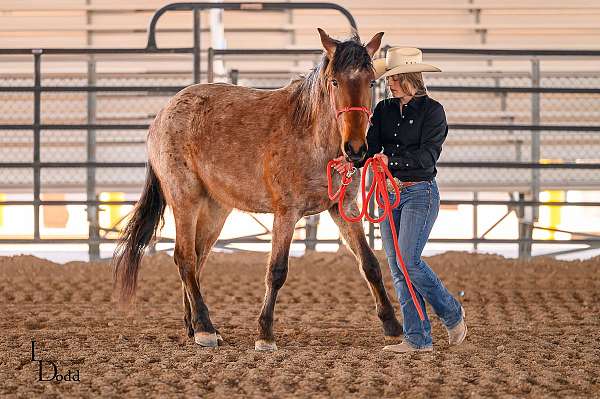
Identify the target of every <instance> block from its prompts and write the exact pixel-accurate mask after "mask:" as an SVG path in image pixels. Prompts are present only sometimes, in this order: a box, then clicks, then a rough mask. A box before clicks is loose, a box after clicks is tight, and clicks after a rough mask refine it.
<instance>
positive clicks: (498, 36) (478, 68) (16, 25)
mask: <svg viewBox="0 0 600 399" xmlns="http://www.w3.org/2000/svg"><path fill="white" fill-rule="evenodd" d="M168 3H170V1H165V0H130V1H127V2H123V1H116V0H56V1H51V2H50V1H44V2H39V1H22V0H3V1H1V2H0V48H52V47H55V48H65V47H67V48H86V47H94V48H96V47H109V48H117V47H121V48H122V47H125V48H143V47H145V45H146V40H147V26H148V22H149V20H150V18H151V16H152V14H153V13H154V11H155V10H156V9H158V8H160V7H161V6H162V5H164V4H168ZM337 3H338V4H340V5H342V6H344V7H346V8H347V9H349V10H350V11H351V13H352V14H353V15H354V17H355V18H356V20H357V24H358V27H359V31H360V34H361V37H362V38H363V40H367V39H368V38H370V37H371V35H373V34H374V33H376V32H378V31H385V32H386V35H385V36H384V44H389V45H405V46H417V47H422V48H433V47H435V48H537V49H544V48H546V49H600V2H598V1H586V0H573V1H569V2H566V1H557V0H546V1H542V0H522V1H518V2H517V1H514V0H509V1H492V0H470V1H469V0H434V1H424V2H418V3H416V2H414V1H408V0H377V1H369V2H365V1H364V0H360V1H359V0H341V1H338V2H337ZM248 15H249V14H248V13H247V12H233V11H232V12H224V13H223V21H224V27H225V30H224V32H225V38H226V41H227V46H228V47H229V48H292V49H293V48H320V42H319V39H318V35H317V33H316V29H315V28H316V27H317V26H320V27H323V28H324V29H326V30H327V31H328V32H329V33H330V34H332V35H333V36H337V37H346V36H348V34H349V29H348V24H347V21H346V20H345V18H344V17H342V16H341V14H339V13H337V12H333V11H323V10H294V11H284V12H270V13H251V14H250V16H251V17H249V16H248ZM192 22H193V21H192V13H191V12H169V13H167V14H165V15H164V16H163V17H162V18H161V19H160V22H159V23H158V25H157V43H158V46H159V47H191V46H192ZM201 28H202V43H201V48H202V50H203V52H202V69H203V71H206V49H207V48H208V47H209V46H210V34H211V32H210V16H209V14H208V12H203V13H202V14H201ZM425 57H426V58H427V59H428V60H429V61H431V62H432V63H435V64H437V65H440V66H441V67H442V69H443V70H444V73H442V74H439V75H435V74H431V75H428V76H427V82H428V84H429V85H430V86H432V87H434V86H451V85H483V86H494V85H499V86H530V85H531V61H530V59H529V58H526V57H504V58H498V57H468V56H466V57H465V56H448V55H432V54H429V55H428V54H425ZM43 60H44V61H43V64H42V72H43V81H42V83H43V85H46V86H53V85H54V86H56V85H86V84H87V61H88V60H87V58H86V57H82V56H80V55H64V56H58V55H45V56H44V57H43ZM315 61H316V57H302V58H290V57H268V58H264V57H261V58H257V57H251V58H250V57H237V56H236V57H228V58H227V59H226V64H225V65H226V68H227V70H231V69H238V70H240V71H241V75H240V83H241V84H247V85H254V86H277V85H281V84H282V82H285V81H286V80H287V79H289V78H290V77H291V76H294V75H296V74H298V73H299V72H300V71H307V70H308V69H309V68H310V67H311V66H312V65H313V64H314V62H315ZM95 63H96V71H97V74H96V80H97V84H98V85H122V86H124V85H140V86H143V85H153V86H159V85H169V86H185V85H188V84H190V83H192V75H191V69H192V68H191V56H190V55H189V54H177V55H174V54H154V55H151V56H148V55H136V56H133V55H121V56H115V55H103V56H97V57H95ZM541 65H542V75H541V79H542V85H543V86H549V87H550V86H560V85H562V84H564V85H569V86H575V85H577V84H581V85H583V86H584V87H600V72H599V70H598V59H597V58H596V59H589V58H574V59H568V60H565V59H543V60H542V64H541ZM251 72H252V73H251ZM265 72H269V73H265ZM202 79H203V80H205V79H206V75H205V74H203V75H202ZM218 80H227V76H226V75H224V76H219V77H218ZM31 84H32V62H31V56H29V55H23V56H2V55H0V85H2V86H12V85H24V86H28V85H31ZM169 95H170V94H168V93H163V94H148V93H143V92H142V93H133V94H131V93H107V92H100V93H98V94H97V95H96V102H97V110H96V115H95V118H96V121H98V123H147V122H149V121H151V120H152V118H153V117H154V115H155V113H156V112H157V110H158V109H160V107H161V106H162V104H164V102H165V101H166V99H167V98H168V97H169ZM432 95H433V96H434V97H436V98H437V99H439V100H440V101H441V102H442V103H443V104H444V106H445V108H446V111H447V115H448V119H449V122H450V123H493V124H497V123H503V124H528V123H531V121H532V110H531V94H527V93H510V94H506V95H503V94H497V93H455V92H444V91H439V92H436V91H435V90H434V91H433V92H432ZM32 97H33V95H32V93H26V92H0V123H31V122H32V114H33V106H32ZM42 98H43V105H42V122H43V123H86V121H87V108H86V107H87V102H86V100H87V94H86V93H61V92H57V93H43V95H42ZM573 101H576V102H578V108H576V109H572V108H571V107H565V105H567V104H570V103H571V102H573ZM598 110H600V96H596V95H584V96H582V95H567V94H544V95H543V96H541V114H540V119H541V122H542V123H547V124H600V111H598ZM479 133H480V132H477V134H479ZM49 134H50V133H45V136H44V137H43V140H42V143H43V149H42V157H43V158H44V157H46V158H44V159H46V160H55V159H61V158H60V157H64V156H65V154H67V156H69V157H72V159H73V160H81V161H83V160H85V135H86V133H85V132H53V133H52V134H53V137H55V138H57V140H58V143H56V142H51V140H49V139H48V137H49ZM477 134H475V132H453V137H452V140H449V146H448V147H447V150H445V152H444V157H446V158H445V159H446V160H470V159H471V160H481V159H482V158H485V159H486V160H490V159H497V160H513V161H514V160H515V159H516V156H517V155H516V154H517V150H516V148H517V147H519V146H521V147H519V148H521V150H519V151H522V154H525V155H527V154H529V153H530V149H529V148H528V147H527V146H528V145H529V144H528V143H529V142H530V140H531V137H530V133H529V132H526V133H518V134H515V133H513V132H510V131H506V132H501V133H499V134H498V135H497V136H495V137H494V140H493V141H485V140H482V142H481V143H479V142H477V141H476V140H475V141H474V140H473V137H477ZM98 135H99V139H98V140H99V157H100V158H102V157H104V158H102V159H113V158H114V159H115V160H122V159H123V158H121V159H117V158H118V156H119V155H123V154H125V153H127V154H129V153H135V154H136V156H135V159H136V160H138V158H139V160H141V161H143V156H144V154H143V140H144V135H145V133H144V132H143V131H135V132H120V133H119V134H113V133H111V132H103V133H98ZM119 137H121V138H124V139H123V140H125V141H124V142H119V143H117V141H119ZM577 137H581V140H579V139H578V141H577V143H581V145H580V147H581V148H579V150H577V149H572V148H571V149H570V150H569V151H571V153H572V154H567V153H562V157H563V158H565V159H567V158H569V157H573V156H575V155H573V154H579V155H578V156H579V157H580V158H586V157H587V158H592V157H593V156H594V155H593V154H597V153H598V147H599V146H600V144H594V143H590V142H589V140H591V139H590V138H587V137H584V135H580V136H577ZM595 137H597V135H596V136H595ZM61 140H62V142H64V143H65V145H64V146H62V145H61ZM69 140H71V141H69ZM553 140H554V142H553V143H555V144H548V146H549V147H548V148H549V150H548V151H549V153H551V154H552V156H558V157H560V156H561V148H562V150H564V149H565V145H564V144H565V143H568V142H569V141H568V140H570V139H569V137H568V136H565V137H561V138H556V137H555V138H553ZM596 140H597V139H596ZM0 143H2V149H0V156H2V157H3V158H4V159H5V160H7V161H10V160H13V159H14V160H19V159H27V158H28V157H30V155H31V148H30V146H31V134H30V132H27V131H14V132H6V131H5V132H3V133H2V135H1V141H0ZM67 143H69V144H68V145H67ZM111 143H112V144H111ZM515 143H516V144H515ZM548 143H549V142H548ZM556 143H558V144H556ZM577 143H575V144H573V143H571V144H573V145H579V144H577ZM481 148H493V150H486V151H487V152H486V151H482V150H481ZM557 154H558V155H557ZM138 155H139V156H138ZM115 157H116V158H115ZM548 157H549V156H548ZM523 159H526V158H523ZM59 172H60V171H47V172H45V173H46V174H45V175H44V176H46V177H44V176H42V178H43V179H44V178H45V179H50V180H44V182H50V183H56V184H59V183H60V182H62V184H63V185H65V186H68V184H69V183H68V182H66V181H64V175H65V174H66V172H64V171H63V173H62V174H61V173H59ZM141 172H143V171H141ZM513 172H514V173H515V175H514V176H512V175H511V176H512V177H511V178H510V179H513V180H510V179H508V180H507V182H508V181H513V182H514V181H516V180H515V179H517V178H518V177H519V175H518V173H520V171H518V170H517V171H513ZM513 172H510V173H513ZM19 173H21V172H19ZM19 173H16V174H13V175H11V177H10V179H12V180H11V181H12V182H13V183H16V182H20V183H24V184H30V183H29V181H30V180H29V179H30V176H29V175H30V174H31V172H30V171H22V173H21V174H20V175H19ZM136 173H137V172H136ZM19 176H20V177H19ZM27 176H29V177H27ZM51 176H57V177H56V179H55V180H52V177H51ZM61 176H63V177H61ZM103 176H104V177H106V178H107V179H114V178H117V177H118V178H120V179H121V178H123V179H125V177H126V176H125V175H124V174H115V173H110V171H99V184H102V179H103ZM131 176H133V177H132V178H133V179H134V180H135V182H137V180H138V178H139V179H142V178H143V173H142V174H141V175H140V176H137V175H136V174H135V173H134V174H132V175H131ZM506 176H508V175H506ZM557 176H558V175H557ZM521 177H523V178H524V179H526V178H527V176H521ZM5 178H8V177H7V176H6V175H5V174H4V173H0V185H2V184H5V183H7V180H5ZM61 178H63V180H61ZM72 178H73V179H74V180H73V183H72V184H76V183H77V182H78V181H79V180H78V179H79V178H81V179H84V178H85V176H84V175H83V176H75V177H73V176H72ZM19 179H21V180H19ZM448 179H449V178H448ZM517 180H518V179H517ZM448 181H450V180H448ZM107 182H108V183H111V184H113V183H117V184H124V185H127V184H131V185H134V183H132V182H131V181H129V180H123V181H119V182H115V181H110V180H107ZM108 183H107V184H108ZM575 183H577V182H576V181H575ZM11 184H12V183H11ZM135 184H137V183H135ZM457 184H458V183H457ZM507 184H508V183H507Z"/></svg>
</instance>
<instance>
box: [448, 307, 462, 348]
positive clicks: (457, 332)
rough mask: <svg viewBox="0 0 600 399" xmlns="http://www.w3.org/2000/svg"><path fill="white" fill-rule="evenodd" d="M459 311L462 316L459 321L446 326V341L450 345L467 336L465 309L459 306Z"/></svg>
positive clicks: (458, 343) (459, 341) (460, 341)
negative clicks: (448, 326) (449, 326)
mask: <svg viewBox="0 0 600 399" xmlns="http://www.w3.org/2000/svg"><path fill="white" fill-rule="evenodd" d="M460 311H461V314H462V318H461V320H460V322H459V323H458V324H457V325H456V326H454V327H452V328H448V329H447V330H448V343H449V344H450V346H456V345H460V344H461V343H462V342H463V341H464V340H465V337H466V336H467V323H465V309H464V308H463V307H462V306H461V307H460Z"/></svg>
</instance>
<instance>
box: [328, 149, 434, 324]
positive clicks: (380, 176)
mask: <svg viewBox="0 0 600 399" xmlns="http://www.w3.org/2000/svg"><path fill="white" fill-rule="evenodd" d="M336 164H339V161H335V160H331V161H329V163H327V193H328V194H329V199H330V200H332V201H335V200H336V199H337V200H338V209H339V210H340V215H342V218H344V220H346V221H348V222H358V221H360V220H362V218H363V217H366V218H367V220H369V221H370V222H371V223H380V222H382V221H383V220H384V219H385V218H386V217H387V218H388V219H389V221H390V226H391V229H392V237H393V238H394V248H395V250H396V259H398V261H399V262H400V266H401V268H402V274H404V278H405V279H406V285H407V286H408V291H409V292H410V296H411V297H412V300H413V303H414V304H415V308H417V313H419V318H420V319H421V321H424V320H425V316H424V315H423V310H422V309H421V304H420V303H419V301H418V300H417V296H416V295H415V291H414V289H413V285H412V282H411V281H410V277H409V276H408V270H406V266H405V265H404V260H402V254H401V253H400V248H399V246H398V234H397V233H396V225H395V223H394V218H393V217H392V209H394V208H396V207H397V206H398V204H400V189H399V188H398V185H397V184H396V181H395V180H394V178H393V176H392V174H391V173H390V171H389V169H388V168H387V166H386V165H385V163H384V162H383V161H381V160H380V159H377V158H369V159H367V162H366V163H365V165H364V170H363V173H362V177H361V189H360V194H361V197H362V210H361V212H360V214H359V215H358V216H357V217H354V218H353V217H350V216H348V215H346V214H345V213H344V206H343V202H344V196H345V195H346V189H347V188H348V184H350V182H351V181H352V175H353V174H354V173H355V172H356V168H354V167H352V168H351V169H348V170H346V172H345V173H344V174H342V184H341V186H340V188H339V189H338V190H337V191H336V192H335V193H333V180H332V176H331V169H332V168H333V166H334V165H336ZM369 166H370V167H371V169H372V170H373V184H371V187H370V188H369V192H368V194H366V191H367V190H366V180H365V178H366V176H367V173H366V171H367V170H368V168H369ZM386 177H387V178H389V179H390V182H391V183H392V186H393V187H394V192H395V193H396V200H395V201H394V203H393V204H390V197H389V195H388V191H387V188H386V184H385V183H386V182H385V179H386ZM375 193H377V194H376V195H375V200H377V203H378V204H379V206H380V207H382V208H383V209H384V213H383V215H381V216H380V217H379V218H373V217H371V215H369V212H368V210H367V207H368V205H369V201H370V200H371V197H372V196H373V194H375Z"/></svg>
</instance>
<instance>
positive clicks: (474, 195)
mask: <svg viewBox="0 0 600 399" xmlns="http://www.w3.org/2000/svg"><path fill="white" fill-rule="evenodd" d="M478 199H479V193H478V192H477V191H474V192H473V201H477V200H478ZM478 209H479V208H478V206H477V205H473V239H477V238H479V231H478V229H477V216H478V215H477V211H478ZM473 249H474V250H475V251H477V242H476V241H475V242H473Z"/></svg>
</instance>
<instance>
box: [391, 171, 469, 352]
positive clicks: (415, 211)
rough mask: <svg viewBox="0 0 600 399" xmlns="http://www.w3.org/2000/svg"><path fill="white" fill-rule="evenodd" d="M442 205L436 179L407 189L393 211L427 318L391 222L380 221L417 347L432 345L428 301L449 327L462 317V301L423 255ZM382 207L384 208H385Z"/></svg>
mask: <svg viewBox="0 0 600 399" xmlns="http://www.w3.org/2000/svg"><path fill="white" fill-rule="evenodd" d="M390 201H391V202H392V203H393V202H394V201H395V196H394V194H393V193H390ZM439 209H440V194H439V191H438V187H437V183H436V181H435V179H434V180H433V181H432V182H427V181H425V182H419V183H417V184H415V185H413V186H410V187H406V188H405V189H403V190H402V191H401V193H400V204H399V205H398V207H397V208H395V209H394V210H393V212H392V214H393V216H394V223H395V225H396V232H397V233H398V245H399V247H400V252H401V253H402V259H403V260H404V264H405V266H406V269H407V270H408V276H409V277H410V280H411V282H412V284H413V288H414V290H415V294H416V297H417V300H418V301H419V303H420V305H421V309H422V310H423V313H424V315H425V320H424V321H421V319H420V318H419V314H418V312H417V309H416V308H415V305H414V303H413V300H412V297H411V296H410V292H409V290H408V286H407V285H406V280H405V279H404V275H403V274H402V269H401V266H400V262H399V261H397V259H396V254H395V249H394V240H393V237H392V230H391V228H390V222H389V221H388V220H387V218H386V219H385V220H384V221H382V222H381V224H380V229H381V239H382V241H383V248H384V250H385V253H386V255H387V260H388V263H389V266H390V270H391V272H392V279H393V281H394V287H395V288H396V294H397V295H398V300H399V301H400V306H401V309H402V318H403V323H402V324H403V326H402V327H403V330H404V340H405V341H407V342H408V343H409V344H411V345H412V346H414V347H416V348H425V347H430V346H432V339H431V323H430V321H429V317H428V316H427V312H426V310H425V301H427V302H428V303H429V304H430V305H431V307H432V308H433V310H434V311H435V313H436V314H437V316H438V317H439V318H440V319H441V321H442V323H444V325H445V326H446V327H448V328H452V327H454V326H456V325H457V324H458V323H459V322H460V321H461V318H462V315H461V305H460V303H459V302H458V301H457V300H456V299H455V298H454V297H453V296H452V294H450V292H449V291H448V289H447V288H446V287H445V286H444V284H443V283H442V282H441V281H440V279H439V278H438V276H437V275H436V274H435V272H434V271H433V270H431V268H430V267H429V265H428V264H427V263H426V262H425V261H424V260H423V259H421V253H422V252H423V248H424V247H425V244H426V243H427V239H428V238H429V233H431V229H432V228H433V223H434V222H435V219H436V218H437V215H438V211H439ZM379 211H380V212H382V209H381V208H380V210H379Z"/></svg>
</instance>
